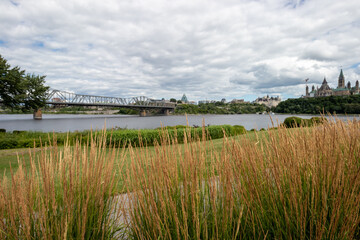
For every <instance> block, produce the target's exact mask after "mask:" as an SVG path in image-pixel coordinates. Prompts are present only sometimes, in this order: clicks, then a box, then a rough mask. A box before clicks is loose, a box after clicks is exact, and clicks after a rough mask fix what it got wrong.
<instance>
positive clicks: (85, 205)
mask: <svg viewBox="0 0 360 240" xmlns="http://www.w3.org/2000/svg"><path fill="white" fill-rule="evenodd" d="M91 136H93V137H91V139H89V140H88V142H87V143H85V144H83V146H82V144H81V142H79V141H77V142H76V143H75V145H74V146H73V147H69V141H67V142H65V146H64V148H63V149H61V150H60V149H58V148H57V145H56V142H57V141H56V139H53V140H51V142H53V144H50V146H48V147H46V146H44V147H43V148H42V150H41V154H40V157H39V158H37V159H34V157H33V156H34V154H30V161H31V164H30V165H31V167H30V169H25V168H24V167H23V164H22V161H21V159H19V168H18V170H17V171H16V172H12V173H11V179H7V178H6V177H4V178H3V179H2V181H1V182H0V239H109V238H112V237H115V236H117V237H119V236H120V235H119V234H120V232H121V231H120V230H121V225H120V224H119V219H120V218H121V216H120V214H121V211H119V210H118V208H119V207H121V204H119V203H116V204H114V201H115V200H114V198H113V194H114V191H115V189H116V187H117V186H116V185H117V179H118V178H117V175H116V172H115V171H114V169H115V167H116V166H117V162H115V159H118V156H117V155H118V151H117V150H115V149H112V150H111V151H106V149H105V146H106V143H105V139H106V137H105V133H104V132H103V133H101V134H98V135H91ZM120 161H121V160H120ZM37 166H38V167H37ZM116 234H117V235H116Z"/></svg>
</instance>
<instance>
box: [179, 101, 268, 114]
mask: <svg viewBox="0 0 360 240" xmlns="http://www.w3.org/2000/svg"><path fill="white" fill-rule="evenodd" d="M269 110H270V109H269V108H268V107H266V106H265V105H261V104H257V103H223V102H215V103H202V104H199V105H193V104H179V105H177V106H176V108H175V113H177V114H185V113H187V114H245V113H257V112H264V111H269Z"/></svg>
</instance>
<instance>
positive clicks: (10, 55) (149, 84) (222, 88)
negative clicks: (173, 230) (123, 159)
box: [0, 0, 360, 101]
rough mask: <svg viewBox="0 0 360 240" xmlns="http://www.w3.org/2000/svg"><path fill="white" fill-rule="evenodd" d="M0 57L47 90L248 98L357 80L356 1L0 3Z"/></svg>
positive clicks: (359, 25)
mask: <svg viewBox="0 0 360 240" xmlns="http://www.w3.org/2000/svg"><path fill="white" fill-rule="evenodd" d="M0 9H1V14H0V28H1V31H0V54H1V55H2V57H4V58H5V59H7V60H8V62H9V63H10V64H11V65H12V66H19V67H21V69H25V70H26V71H27V72H29V73H35V74H40V75H46V76H47V77H46V84H47V85H49V86H50V87H51V88H53V89H60V90H64V91H70V92H75V93H79V94H91V95H100V96H111V97H133V96H140V95H144V96H148V97H151V98H155V99H161V98H166V99H170V98H176V99H181V97H182V95H183V94H184V93H185V94H186V96H187V98H188V99H189V100H190V101H199V100H204V99H211V100H219V101H220V100H221V99H222V98H226V100H227V101H231V100H232V99H244V100H245V101H254V100H255V99H256V98H258V97H262V96H265V95H270V96H280V97H281V99H282V100H285V99H287V98H295V97H301V96H302V95H304V89H305V84H306V83H305V81H304V80H305V79H307V78H309V81H308V82H307V84H308V85H313V84H314V85H320V84H321V83H322V81H323V79H324V77H326V79H327V81H328V82H329V83H330V84H333V83H336V81H337V77H338V74H339V71H340V69H341V68H342V69H343V70H344V74H345V78H346V79H348V80H351V81H352V82H355V81H356V80H360V59H359V56H360V1H353V0H344V1H336V0H312V1H309V0H256V1H255V0H243V1H234V0H223V1H217V0H206V1H205V0H199V1H188V0H182V1H181V0H174V1H165V0H134V1H130V0H129V1H128V0H124V1H116V0H104V1H94V0H77V1H61V0H3V1H0Z"/></svg>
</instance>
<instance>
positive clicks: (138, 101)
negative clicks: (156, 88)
mask: <svg viewBox="0 0 360 240" xmlns="http://www.w3.org/2000/svg"><path fill="white" fill-rule="evenodd" d="M46 104H52V105H67V106H102V107H121V108H137V109H141V110H146V109H162V110H174V109H175V104H173V103H168V102H165V101H161V100H154V99H151V98H148V97H145V96H140V97H131V98H117V97H103V96H93V95H84V94H76V93H70V92H65V91H60V90H51V91H49V93H48V95H47V100H46Z"/></svg>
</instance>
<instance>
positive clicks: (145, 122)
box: [0, 114, 359, 132]
mask: <svg viewBox="0 0 360 240" xmlns="http://www.w3.org/2000/svg"><path fill="white" fill-rule="evenodd" d="M289 116H299V117H301V118H311V117H313V116H314V115H285V114H284V115H283V114H282V115H261V114H237V115H209V114H206V115H188V116H187V117H186V116H178V115H176V116H150V117H139V116H133V115H131V116H129V115H81V114H43V120H33V116H32V114H0V129H1V128H3V129H6V131H7V132H9V131H14V130H26V131H42V132H52V131H55V132H67V131H82V130H89V129H93V130H95V129H103V128H104V127H105V126H106V128H108V129H111V128H114V127H120V128H127V129H144V128H148V129H153V128H157V127H160V126H161V125H163V126H174V125H187V123H188V124H189V126H193V125H197V126H202V122H203V121H204V122H205V125H222V124H230V125H242V126H244V127H245V128H246V129H247V130H250V129H252V128H255V129H260V128H268V127H272V126H273V125H272V122H273V123H274V126H277V125H278V124H279V123H282V122H283V121H284V119H285V118H287V117H289ZM339 118H340V119H343V120H346V119H347V118H349V119H352V118H353V116H349V117H347V116H339ZM357 118H358V119H359V116H357Z"/></svg>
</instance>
